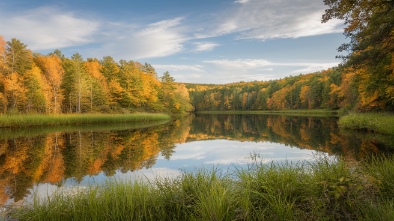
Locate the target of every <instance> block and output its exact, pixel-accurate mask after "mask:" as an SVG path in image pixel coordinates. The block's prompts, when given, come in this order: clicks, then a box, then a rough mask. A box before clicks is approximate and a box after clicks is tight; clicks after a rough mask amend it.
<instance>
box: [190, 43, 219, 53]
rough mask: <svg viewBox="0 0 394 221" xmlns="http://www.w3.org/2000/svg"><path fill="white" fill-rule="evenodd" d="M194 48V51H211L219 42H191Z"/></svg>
mask: <svg viewBox="0 0 394 221" xmlns="http://www.w3.org/2000/svg"><path fill="white" fill-rule="evenodd" d="M193 44H194V45H195V46H196V48H195V49H194V51H197V52H199V51H211V50H213V49H214V48H215V47H217V46H219V44H216V43H213V42H195V43H193Z"/></svg>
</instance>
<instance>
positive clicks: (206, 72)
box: [0, 0, 346, 83]
mask: <svg viewBox="0 0 394 221" xmlns="http://www.w3.org/2000/svg"><path fill="white" fill-rule="evenodd" d="M325 8H326V7H325V6H324V4H323V0H166V1H164V0H155V1H154V0H144V1H142V0H117V1H108V0H105V1H104V0H95V1H93V0H70V1H53V0H35V1H30V0H24V1H21V0H13V1H8V0H0V35H3V36H4V38H5V39H6V40H10V39H11V38H17V39H19V40H21V41H22V42H23V43H25V44H27V45H28V48H29V49H31V50H33V51H34V52H39V53H42V54H47V53H49V52H52V51H53V50H55V49H60V50H61V51H62V52H63V53H64V54H65V55H66V56H67V57H70V56H71V55H72V54H74V53H76V52H78V53H80V54H81V55H82V56H83V57H84V58H85V59H86V58H89V57H95V58H98V59H102V58H103V57H104V56H112V57H113V58H114V59H115V60H116V61H119V60H120V59H125V60H133V61H138V62H141V63H145V62H147V63H150V64H152V65H153V67H154V68H155V69H156V72H157V73H158V74H159V75H161V74H162V73H163V72H165V71H169V72H170V74H171V75H172V76H173V77H174V78H175V79H176V81H178V82H192V83H231V82H238V81H254V80H258V81H260V80H271V79H279V78H283V77H286V76H290V75H298V74H300V73H310V72H314V71H319V70H324V69H327V68H329V67H332V66H336V65H337V64H338V63H340V62H341V60H339V59H335V56H336V55H338V54H339V53H338V52H337V50H336V49H337V48H338V46H340V45H341V44H342V43H343V42H346V39H345V37H344V36H343V34H342V32H343V22H342V21H339V20H331V21H329V22H328V23H325V24H322V23H321V22H320V20H321V15H322V14H323V13H324V9H325Z"/></svg>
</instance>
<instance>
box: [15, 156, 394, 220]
mask: <svg viewBox="0 0 394 221" xmlns="http://www.w3.org/2000/svg"><path fill="white" fill-rule="evenodd" d="M393 174H394V158H393V157H391V158H384V159H378V158H375V159H373V160H372V161H371V162H368V163H367V162H364V163H350V162H345V161H343V160H341V159H331V158H330V159H329V158H326V157H319V158H318V159H317V160H316V161H315V162H312V163H310V162H298V163H291V162H284V163H281V164H278V163H270V164H264V163H261V161H259V160H256V161H255V163H252V164H250V165H248V167H247V168H245V169H242V168H237V169H236V170H234V171H227V172H222V171H220V170H218V169H216V168H213V169H211V170H210V169H200V170H196V171H195V172H184V173H182V175H180V176H179V177H176V178H156V179H154V180H150V181H143V180H142V179H141V180H139V181H138V180H137V181H133V182H126V181H116V180H113V181H110V182H108V183H106V184H105V185H102V186H91V187H88V188H87V189H86V190H83V191H81V190H79V191H76V192H74V193H72V194H71V193H70V191H64V190H63V191H59V192H57V193H56V194H54V195H53V196H50V197H48V198H47V199H45V200H39V197H35V199H36V200H34V202H33V203H32V204H27V205H23V206H22V207H20V208H17V209H15V210H13V211H12V212H11V213H10V215H11V217H13V218H16V219H18V220H394V212H393V211H394V200H393V198H392V196H393V194H394V192H393V189H394V188H393V181H394V178H393V177H394V175H393Z"/></svg>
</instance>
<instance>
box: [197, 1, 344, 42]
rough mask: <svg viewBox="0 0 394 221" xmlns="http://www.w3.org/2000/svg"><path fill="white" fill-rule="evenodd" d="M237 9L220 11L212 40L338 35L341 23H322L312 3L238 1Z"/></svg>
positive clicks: (320, 10) (319, 10)
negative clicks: (227, 37) (232, 35)
mask: <svg viewBox="0 0 394 221" xmlns="http://www.w3.org/2000/svg"><path fill="white" fill-rule="evenodd" d="M235 2H237V3H242V4H237V5H238V7H235V8H234V9H233V10H232V11H226V12H223V15H222V16H219V17H220V19H218V20H217V27H214V30H212V32H211V33H205V34H200V35H198V36H199V37H204V36H206V37H212V36H218V35H226V34H231V33H236V34H238V38H240V39H261V40H267V39H273V38H297V37H305V36H315V35H321V34H329V33H338V32H342V26H341V24H342V22H341V21H339V20H332V21H330V22H328V23H324V24H322V23H321V22H320V21H321V15H322V14H323V13H324V9H325V8H324V5H323V3H322V2H320V1H316V0H293V1H288V0H275V1H274V0H270V1H261V0H248V1H243V0H238V1H235ZM246 2H247V4H244V3H246Z"/></svg>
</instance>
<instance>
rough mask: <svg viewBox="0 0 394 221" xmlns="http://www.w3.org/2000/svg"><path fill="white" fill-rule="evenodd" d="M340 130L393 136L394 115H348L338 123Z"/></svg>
mask: <svg viewBox="0 0 394 221" xmlns="http://www.w3.org/2000/svg"><path fill="white" fill-rule="evenodd" d="M338 124H339V126H340V127H341V128H348V129H354V130H365V131H371V132H377V133H383V134H391V135H394V115H393V114H387V113H386V114H384V113H364V114H349V115H346V116H343V117H341V118H340V119H339V122H338Z"/></svg>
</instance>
